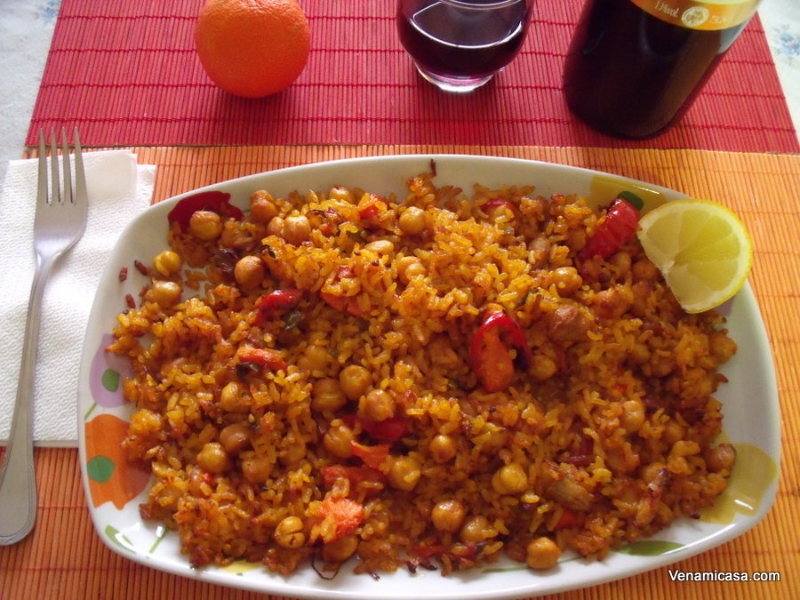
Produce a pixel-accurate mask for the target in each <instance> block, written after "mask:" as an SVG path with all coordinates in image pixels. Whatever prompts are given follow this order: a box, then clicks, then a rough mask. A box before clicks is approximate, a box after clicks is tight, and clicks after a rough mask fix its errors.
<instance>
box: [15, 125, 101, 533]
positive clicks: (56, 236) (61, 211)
mask: <svg viewBox="0 0 800 600" xmlns="http://www.w3.org/2000/svg"><path fill="white" fill-rule="evenodd" d="M56 144H57V142H56V133H55V131H51V133H50V177H49V181H50V186H49V191H48V173H47V171H48V169H47V162H48V161H47V148H46V147H45V136H44V132H43V131H40V132H39V188H38V193H37V199H36V217H35V219H34V225H33V246H34V249H35V251H36V272H35V274H34V276H33V285H32V286H31V294H30V299H29V301H28V318H27V321H26V322H25V341H24V343H23V347H22V363H21V367H20V372H19V383H18V385H17V399H16V402H15V404H14V415H13V417H12V419H11V431H10V433H9V439H8V446H7V447H6V453H5V456H4V458H3V465H2V467H0V545H4V546H5V545H10V544H15V543H16V542H18V541H20V540H22V539H23V538H24V537H25V536H27V535H28V533H29V532H30V531H31V529H33V524H34V522H35V521H36V477H35V473H34V466H33V410H32V409H33V406H32V405H33V390H34V375H35V366H36V349H37V346H38V340H39V322H40V317H41V305H42V295H43V292H44V288H45V284H46V282H47V279H48V277H49V276H50V272H51V271H52V267H53V265H54V264H55V263H56V261H57V260H58V259H59V257H61V256H62V255H63V254H64V253H65V252H67V251H68V250H69V249H70V248H72V247H73V246H74V245H75V243H76V242H77V241H78V240H79V239H80V237H81V236H82V235H83V231H84V229H85V228H86V217H87V213H88V204H89V198H88V194H87V192H86V175H85V174H84V168H83V158H82V156H81V145H80V140H79V139H78V130H77V129H76V130H75V134H74V145H75V186H74V190H73V185H72V180H73V177H72V172H71V167H70V162H71V161H70V152H69V146H68V142H67V133H66V131H65V130H64V129H62V130H61V159H62V163H63V168H62V173H63V180H64V186H63V189H62V187H61V183H60V180H61V177H60V176H59V164H58V162H59V161H58V156H59V153H58V147H57V145H56ZM51 417H52V418H56V419H58V418H61V416H60V415H51Z"/></svg>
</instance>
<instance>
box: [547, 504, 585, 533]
mask: <svg viewBox="0 0 800 600" xmlns="http://www.w3.org/2000/svg"><path fill="white" fill-rule="evenodd" d="M581 521H582V519H581V516H580V514H579V513H578V512H577V511H575V510H572V509H571V508H564V512H562V513H561V517H560V518H559V519H558V523H556V524H555V527H553V531H558V530H559V529H567V528H569V527H577V526H578V525H580V524H581Z"/></svg>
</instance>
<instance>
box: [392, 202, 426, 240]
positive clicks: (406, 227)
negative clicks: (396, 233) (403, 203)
mask: <svg viewBox="0 0 800 600" xmlns="http://www.w3.org/2000/svg"><path fill="white" fill-rule="evenodd" d="M397 224H398V225H399V226H400V230H401V231H402V232H403V233H407V234H409V235H417V234H418V233H422V232H423V231H425V211H424V210H422V209H421V208H417V207H416V206H409V207H408V208H407V209H405V210H404V211H403V212H402V213H401V214H400V218H399V219H398V221H397Z"/></svg>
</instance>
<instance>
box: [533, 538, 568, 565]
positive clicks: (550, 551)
mask: <svg viewBox="0 0 800 600" xmlns="http://www.w3.org/2000/svg"><path fill="white" fill-rule="evenodd" d="M526 555H527V556H526V558H525V562H526V563H527V564H528V566H529V567H530V568H531V569H536V570H537V571H541V570H545V569H552V568H553V567H555V566H556V564H558V559H559V558H561V549H560V548H559V547H558V545H556V543H555V542H554V541H553V540H551V539H550V538H548V537H544V536H542V537H538V538H536V539H535V540H533V541H531V543H529V544H528V547H527V548H526Z"/></svg>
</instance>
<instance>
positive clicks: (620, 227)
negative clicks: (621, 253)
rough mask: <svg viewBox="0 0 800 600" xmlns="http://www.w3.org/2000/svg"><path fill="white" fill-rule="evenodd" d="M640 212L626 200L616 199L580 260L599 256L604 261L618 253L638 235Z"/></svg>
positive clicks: (582, 252) (587, 244)
mask: <svg viewBox="0 0 800 600" xmlns="http://www.w3.org/2000/svg"><path fill="white" fill-rule="evenodd" d="M638 227H639V211H638V210H636V207H635V206H633V205H632V204H631V203H630V202H628V201H627V200H625V199H624V198H616V199H615V200H614V202H612V203H611V207H610V208H609V209H608V212H607V213H606V218H605V220H604V221H603V222H602V223H600V224H599V225H598V226H597V229H595V231H594V235H592V237H591V238H589V241H588V242H587V243H586V246H584V248H583V250H581V252H580V258H582V259H589V258H592V257H593V256H599V257H601V258H602V259H603V260H605V259H607V258H608V257H609V256H611V255H612V254H614V253H615V252H617V251H618V250H619V249H620V248H622V246H624V245H625V243H626V242H627V241H628V240H630V239H631V238H633V236H634V235H636V230H637V228H638Z"/></svg>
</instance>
